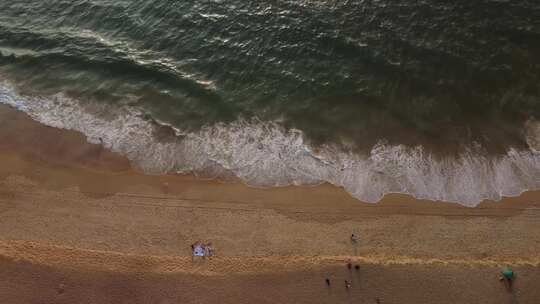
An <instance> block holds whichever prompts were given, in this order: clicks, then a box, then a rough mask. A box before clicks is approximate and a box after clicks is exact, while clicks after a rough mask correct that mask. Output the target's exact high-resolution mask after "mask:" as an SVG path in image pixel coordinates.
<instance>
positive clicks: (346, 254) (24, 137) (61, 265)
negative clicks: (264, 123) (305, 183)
mask: <svg viewBox="0 0 540 304" xmlns="http://www.w3.org/2000/svg"><path fill="white" fill-rule="evenodd" d="M0 162H1V164H2V165H1V166H0V264H1V267H0V302H1V303H100V304H104V303H159V304H162V303H377V299H378V301H379V302H380V303H539V301H540V290H538V286H539V284H540V192H526V193H524V194H522V195H521V196H520V197H516V198H506V199H504V200H503V201H501V202H489V201H486V202H483V203H482V204H480V205H479V206H478V207H476V208H467V207H462V206H460V205H458V204H451V203H443V202H437V203H435V202H429V201H421V200H415V199H413V198H411V197H409V196H406V195H399V194H393V195H387V196H386V197H385V198H384V199H383V200H382V201H381V202H379V203H377V204H367V203H363V202H360V201H358V200H356V199H354V198H352V197H351V196H349V195H348V194H347V193H346V192H345V191H343V190H342V189H339V188H336V187H333V186H331V185H326V184H325V185H321V186H316V187H285V188H278V189H255V188H250V187H247V186H245V185H243V184H241V183H233V182H228V183H224V182H219V181H213V180H198V179H196V178H194V177H191V176H173V175H169V176H150V175H145V174H143V173H141V172H140V171H139V170H137V169H136V168H132V167H131V166H130V163H129V161H128V160H127V159H125V158H124V157H122V156H120V155H117V154H115V153H112V152H109V151H107V150H105V149H103V148H102V147H100V146H98V145H92V144H88V143H87V142H86V141H85V138H84V137H83V136H82V135H81V134H78V133H75V132H71V131H65V130H58V129H54V128H50V127H45V126H43V125H40V124H38V123H36V122H34V121H32V120H30V119H29V118H28V117H27V116H26V115H25V114H22V113H19V112H16V111H14V110H12V109H10V108H7V107H0ZM351 233H355V234H358V235H359V241H358V243H357V244H353V243H351V241H350V239H349V237H350V235H351ZM197 241H203V242H212V244H213V246H214V247H215V249H216V257H214V258H212V259H210V260H192V257H191V252H190V245H191V244H193V243H194V242H197ZM348 261H350V262H351V263H353V264H358V265H360V270H358V271H356V270H354V269H352V270H350V271H349V270H348V269H347V268H346V263H347V262H348ZM506 266H511V267H512V268H513V269H514V270H515V271H516V273H517V279H516V282H515V285H514V288H513V291H512V292H508V291H507V290H506V289H505V287H504V285H503V284H502V283H501V282H500V281H499V280H498V277H499V272H500V270H501V269H502V268H503V267H506ZM325 278H330V279H331V282H332V285H331V287H330V288H327V287H326V285H325V282H324V280H325ZM344 280H349V281H351V283H352V287H351V289H350V290H349V291H347V290H345V287H344Z"/></svg>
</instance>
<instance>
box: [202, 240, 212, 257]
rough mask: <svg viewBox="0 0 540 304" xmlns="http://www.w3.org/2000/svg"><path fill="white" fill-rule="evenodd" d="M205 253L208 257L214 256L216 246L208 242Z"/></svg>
mask: <svg viewBox="0 0 540 304" xmlns="http://www.w3.org/2000/svg"><path fill="white" fill-rule="evenodd" d="M204 254H205V255H206V256H207V257H212V256H214V247H212V243H208V244H206V245H205V246H204Z"/></svg>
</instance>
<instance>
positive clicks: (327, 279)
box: [324, 278, 330, 287]
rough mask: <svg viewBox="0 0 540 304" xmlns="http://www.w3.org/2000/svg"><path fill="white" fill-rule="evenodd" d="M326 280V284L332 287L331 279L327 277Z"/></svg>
mask: <svg viewBox="0 0 540 304" xmlns="http://www.w3.org/2000/svg"><path fill="white" fill-rule="evenodd" d="M324 281H325V282H326V286H328V287H330V279H329V278H326V279H325V280H324Z"/></svg>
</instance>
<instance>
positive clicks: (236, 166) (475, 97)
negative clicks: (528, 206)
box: [0, 0, 540, 205]
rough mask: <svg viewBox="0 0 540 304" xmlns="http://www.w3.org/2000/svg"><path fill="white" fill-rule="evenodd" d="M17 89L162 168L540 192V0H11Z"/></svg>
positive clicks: (4, 15)
mask: <svg viewBox="0 0 540 304" xmlns="http://www.w3.org/2000/svg"><path fill="white" fill-rule="evenodd" d="M0 102H1V103H4V104H8V105H11V106H13V107H15V108H17V109H19V110H21V111H25V112H26V113H28V114H29V115H30V116H31V117H32V118H34V119H36V120H38V121H40V122H42V123H44V124H47V125H51V126H54V127H58V128H65V129H73V130H77V131H80V132H82V133H84V134H86V136H87V137H88V140H89V141H90V142H94V143H100V142H103V144H104V145H105V146H106V147H108V148H110V149H112V150H114V151H117V152H120V153H122V154H124V155H126V156H127V157H128V158H130V159H131V160H132V162H133V163H134V164H135V165H137V166H138V167H139V168H141V169H142V170H144V171H146V172H149V173H153V174H161V173H170V172H178V173H193V174H196V175H199V176H204V177H215V178H221V179H230V178H240V179H241V180H242V181H244V182H245V183H247V184H249V185H252V186H262V187H272V186H284V185H290V184H295V185H301V184H310V185H311V184H318V183H323V182H329V183H332V184H334V185H337V186H341V187H344V188H345V189H346V190H347V191H348V192H349V193H351V195H353V196H355V197H357V198H359V199H360V200H364V201H369V202H375V201H377V200H379V199H380V198H381V197H382V196H383V195H384V194H386V193H390V192H399V193H409V194H412V195H415V196H416V197H420V198H427V199H432V200H445V201H453V202H460V203H462V204H465V205H475V204H476V203H478V202H480V201H481V200H482V199H485V198H490V199H500V198H501V196H512V195H518V194H520V193H521V192H522V191H525V190H531V189H539V188H540V153H539V152H538V151H539V150H540V123H538V122H537V120H536V119H537V118H538V117H540V2H539V1H538V0H535V1H532V0H521V1H503V0H498V1H494V0H490V1H487V0H484V1H482V0H479V1H461V0H458V1H437V0H424V1H416V0H415V1H413V0H404V1H390V0H378V1H375V0H365V1H360V0H358V1H338V0H334V1H330V0H327V1H324V0H319V1H315V0H313V1H285V0H275V1H270V0H265V1H240V0H221V1H218V0H216V1H181V0H176V1H166V0H156V1H149V0H84V1H83V0H70V1H67V0H49V1H42V0H39V1H38V0H24V1H23V0H10V1H7V0H0Z"/></svg>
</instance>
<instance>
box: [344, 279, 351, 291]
mask: <svg viewBox="0 0 540 304" xmlns="http://www.w3.org/2000/svg"><path fill="white" fill-rule="evenodd" d="M350 288H351V282H349V281H347V280H345V289H347V290H349V289H350Z"/></svg>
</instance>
